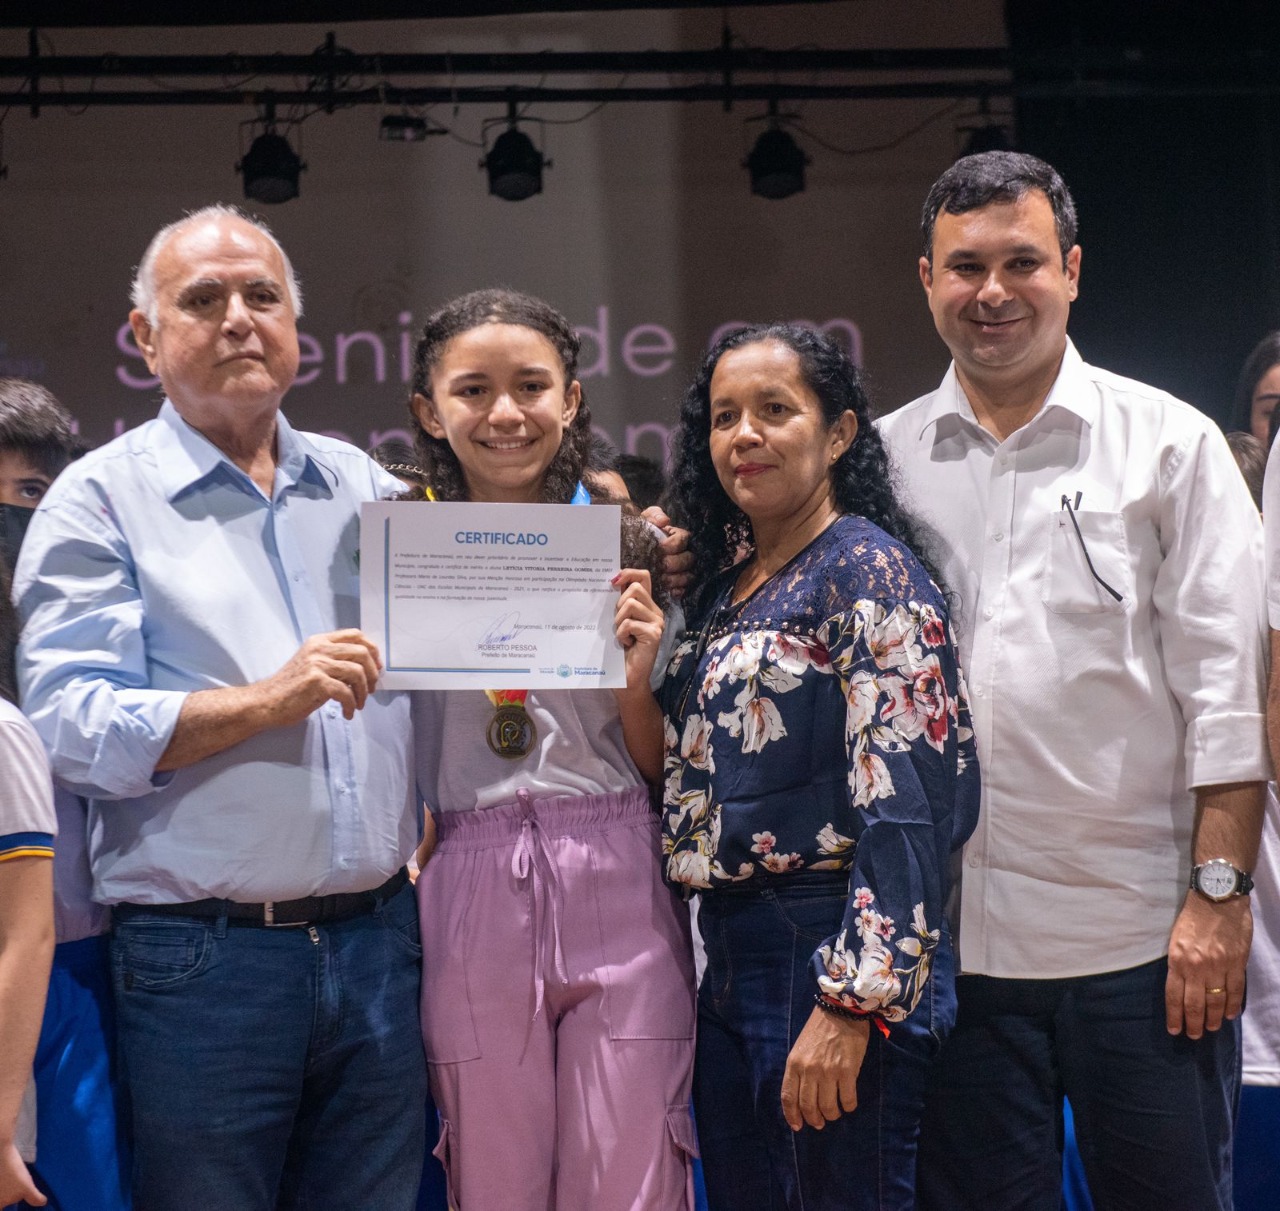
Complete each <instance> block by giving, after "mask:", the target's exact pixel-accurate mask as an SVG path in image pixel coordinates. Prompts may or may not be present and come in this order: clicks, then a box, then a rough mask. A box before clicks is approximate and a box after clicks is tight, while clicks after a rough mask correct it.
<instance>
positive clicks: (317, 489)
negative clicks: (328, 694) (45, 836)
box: [14, 401, 420, 904]
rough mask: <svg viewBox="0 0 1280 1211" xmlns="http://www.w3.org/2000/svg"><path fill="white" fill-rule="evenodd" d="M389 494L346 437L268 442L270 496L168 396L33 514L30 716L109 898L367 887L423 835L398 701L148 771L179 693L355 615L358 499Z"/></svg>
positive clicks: (288, 652)
mask: <svg viewBox="0 0 1280 1211" xmlns="http://www.w3.org/2000/svg"><path fill="white" fill-rule="evenodd" d="M400 490H402V487H401V485H400V484H399V483H398V482H397V481H396V480H394V479H392V478H391V477H390V476H389V475H387V474H386V473H385V472H383V471H382V469H381V468H380V467H378V466H377V465H376V464H375V463H374V462H372V461H371V460H370V459H369V458H368V457H366V456H365V455H364V454H363V453H361V452H360V451H359V450H357V449H355V448H354V447H353V446H349V445H346V444H345V443H343V442H338V441H333V440H331V439H329V438H325V437H319V436H315V435H311V434H303V433H298V432H296V431H294V430H293V429H292V428H290V426H289V425H288V423H287V422H286V421H285V419H284V417H283V416H281V417H280V418H279V424H278V430H277V468H276V479H275V486H274V488H273V490H272V494H271V498H270V499H269V500H268V499H267V497H266V496H264V495H263V493H262V492H261V491H260V490H259V489H258V487H257V486H256V485H255V484H254V483H253V481H252V480H251V479H250V478H249V477H248V476H247V475H246V474H245V473H244V472H243V471H241V470H240V469H239V468H238V467H236V466H235V465H234V464H233V463H231V462H230V461H229V460H228V459H227V458H226V457H225V456H224V455H223V454H222V452H221V451H220V450H218V449H217V447H215V446H214V445H213V444H212V443H211V442H209V441H208V440H207V439H206V438H204V437H203V436H201V434H199V433H198V432H196V430H194V429H192V428H191V427H190V426H189V425H187V424H186V423H185V422H184V421H183V420H182V418H181V417H180V416H179V415H178V413H177V410H176V409H175V408H174V407H173V405H172V404H171V403H169V402H168V401H166V402H165V404H164V407H163V408H162V409H161V411H160V415H159V416H158V417H157V418H156V419H155V420H153V421H149V422H148V423H147V424H145V425H142V426H141V427H140V428H137V429H134V430H132V431H131V432H129V433H126V434H125V435H124V436H123V437H120V438H117V439H116V440H115V441H113V442H111V443H109V444H108V445H106V446H103V447H102V448H101V449H99V450H95V451H93V452H92V453H90V454H88V455H86V456H85V457H84V458H83V459H81V460H80V461H79V462H76V463H73V464H72V465H71V466H70V467H69V468H68V469H67V470H66V471H65V472H64V473H63V474H62V475H61V476H59V478H58V480H57V482H56V483H55V484H54V486H53V487H52V488H51V489H50V491H49V493H48V495H47V496H46V497H45V499H44V500H43V501H42V502H41V505H40V508H39V509H38V510H37V512H36V515H35V516H34V517H33V518H32V521H31V527H30V530H29V531H28V534H27V538H26V541H25V543H24V544H23V549H22V555H21V558H20V560H19V562H18V568H17V573H16V576H15V585H14V592H15V597H16V599H17V602H18V608H19V611H20V613H21V615H22V619H23V622H24V628H23V635H22V642H21V645H20V648H19V666H20V673H19V678H20V682H21V688H22V699H23V707H24V710H25V711H26V712H27V715H28V716H29V717H30V719H31V721H32V722H33V723H34V724H35V726H36V730H37V731H38V732H39V733H40V735H41V737H42V738H43V740H44V742H45V744H46V746H47V747H48V749H49V751H50V754H51V758H52V763H53V769H54V774H55V777H56V778H57V779H58V780H59V781H60V782H61V783H62V784H63V785H64V786H65V787H67V789H69V790H71V791H74V792H76V793H78V794H81V795H84V796H85V797H86V798H87V799H88V800H89V801H90V802H89V857H90V862H91V865H92V869H93V881H94V895H95V898H97V899H98V900H100V901H102V902H104V903H108V904H111V903H118V902H122V901H123V902H131V903H144V904H145V903H171V902H182V901H188V900H197V899H202V898H204V897H207V896H218V897H226V898H228V899H232V900H240V901H248V902H256V901H261V900H286V899H293V898H296V897H300V896H306V895H324V894H328V893H332V892H344V891H359V890H364V889H366V888H370V887H374V886H376V885H377V884H379V883H381V882H382V881H383V880H385V879H386V878H387V877H388V876H389V875H391V874H393V873H394V872H395V871H396V870H397V869H398V868H399V867H400V866H401V865H402V864H403V863H404V861H405V858H406V857H407V856H408V854H409V853H410V851H411V850H412V847H413V845H414V844H415V842H416V840H417V837H418V831H419V823H418V822H419V818H420V810H419V803H418V800H417V797H416V795H415V793H414V790H413V782H412V775H411V770H412V768H413V759H412V728H411V726H410V722H409V700H408V696H407V695H405V694H397V693H389V692H378V693H375V694H373V695H371V696H370V698H369V700H368V702H367V703H366V705H365V707H364V709H363V710H362V711H358V712H356V716H355V718H354V719H353V720H351V721H350V722H348V721H347V720H345V719H344V718H343V717H342V710H341V707H339V706H338V705H337V704H336V703H332V702H330V703H326V704H325V705H324V706H322V707H320V708H319V709H318V710H316V711H314V712H312V714H311V715H309V716H308V717H307V719H306V720H305V721H304V722H302V723H300V724H297V725H296V726H293V727H285V728H274V729H271V730H268V731H265V732H262V733H261V734H259V735H257V736H254V737H252V738H251V739H248V740H245V741H243V742H241V743H240V744H236V745H233V746H232V747H231V748H229V749H226V750H225V751H223V752H221V753H218V754H216V755H215V756H212V757H208V758H206V759H205V760H203V761H199V762H196V763H195V764H194V765H191V766H188V767H186V768H185V769H180V770H177V771H176V772H173V773H165V774H157V773H155V766H156V762H157V761H158V760H159V758H160V756H161V754H162V753H163V752H164V750H165V748H166V747H167V746H168V744H169V741H170V739H171V737H172V735H173V729H174V726H175V724H176V722H177V719H178V713H179V712H180V711H181V709H182V704H183V701H184V700H185V698H186V695H187V694H188V693H190V692H191V691H193V690H203V689H212V688H217V687H221V686H232V685H235V686H240V685H247V684H249V683H250V682H253V681H258V680H260V679H262V678H264V677H268V676H270V675H271V674H272V673H275V672H276V671H277V670H278V669H279V668H280V667H281V666H282V665H283V664H284V663H285V662H286V661H287V660H288V659H289V658H290V657H291V656H292V655H293V654H294V653H295V652H296V651H297V649H298V648H299V646H300V645H301V644H302V642H303V641H304V640H305V639H306V638H307V637H308V636H310V635H314V634H317V633H320V632H325V631H333V630H337V629H338V628H341V627H354V626H358V625H359V612H360V590H359V552H358V538H359V507H360V503H361V502H362V501H366V500H377V499H380V498H386V497H388V496H391V495H393V494H395V493H396V492H397V491H400Z"/></svg>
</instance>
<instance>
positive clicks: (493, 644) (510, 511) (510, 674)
mask: <svg viewBox="0 0 1280 1211" xmlns="http://www.w3.org/2000/svg"><path fill="white" fill-rule="evenodd" d="M621 525H622V510H621V509H619V508H618V506H617V505H592V506H590V507H583V506H582V505H489V504H457V503H443V502H440V503H436V502H423V501H407V500H401V501H378V502H377V503H373V504H365V505H363V506H362V508H361V511H360V626H361V630H363V631H364V633H365V634H366V635H368V636H369V638H370V639H372V640H373V641H374V643H376V644H377V645H378V650H379V651H380V652H381V653H382V662H383V671H382V675H381V676H380V677H379V679H378V686H379V688H381V689H389V690H428V689H429V690H456V689H475V690H485V689H491V690H499V689H501V690H521V689H548V688H555V689H570V688H572V687H574V686H594V687H605V686H610V687H611V686H623V685H625V684H626V674H625V672H624V669H623V657H622V648H621V647H620V646H619V645H618V641H617V639H616V638H615V636H614V632H613V613H614V609H615V608H616V606H617V604H618V591H617V589H615V588H614V587H613V586H612V585H611V584H610V583H609V582H610V580H611V579H612V578H613V577H614V576H615V575H617V572H618V568H619V566H620V556H619V533H620V530H621Z"/></svg>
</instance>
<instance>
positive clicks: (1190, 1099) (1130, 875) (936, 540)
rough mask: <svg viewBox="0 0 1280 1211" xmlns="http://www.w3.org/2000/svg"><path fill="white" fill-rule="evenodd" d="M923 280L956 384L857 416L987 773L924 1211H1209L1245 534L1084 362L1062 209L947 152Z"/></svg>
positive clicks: (1032, 186)
mask: <svg viewBox="0 0 1280 1211" xmlns="http://www.w3.org/2000/svg"><path fill="white" fill-rule="evenodd" d="M923 227H924V255H923V256H922V257H921V258H920V279H921V282H922V283H923V285H924V289H925V293H926V295H927V296H928V299H929V307H930V310H931V311H932V312H933V316H934V321H935V324H936V326H937V329H938V332H939V334H940V335H941V337H942V338H943V340H944V341H945V342H946V344H947V346H948V348H949V349H950V350H951V354H952V357H953V359H954V360H953V362H952V364H951V367H950V369H949V370H948V371H947V374H946V377H945V378H944V379H943V381H942V384H941V386H940V387H939V388H938V389H937V390H936V391H934V392H932V393H931V394H929V395H926V396H924V397H922V398H921V399H918V400H916V401H914V402H913V403H911V404H909V405H907V406H906V407H905V408H902V409H901V410H900V411H898V412H897V413H895V414H893V415H892V416H890V417H887V418H886V419H885V420H884V421H883V422H882V426H881V432H882V434H883V436H884V439H885V441H886V443H887V445H888V446H889V448H890V449H891V451H892V453H893V455H894V458H895V461H896V463H897V465H898V467H899V470H900V473H901V476H902V485H903V488H904V498H905V499H906V500H907V501H908V502H909V503H910V505H911V507H912V508H913V510H914V511H915V513H916V515H917V516H918V517H919V519H920V520H921V522H922V524H923V526H924V527H925V530H926V532H927V533H928V534H929V536H930V538H931V539H932V540H933V541H932V546H931V552H930V553H931V554H932V556H933V558H934V561H935V566H936V567H937V568H938V569H939V572H940V574H941V575H942V577H943V579H944V580H945V581H946V588H947V589H948V590H949V591H950V592H951V593H952V594H953V595H954V599H955V615H954V616H955V618H956V621H957V624H958V627H959V633H960V646H961V651H962V655H963V657H964V661H965V667H966V670H967V674H968V678H969V686H970V690H971V700H972V705H973V714H974V725H975V729H976V731H977V740H978V749H979V755H980V757H981V762H982V776H983V795H982V815H981V818H980V820H979V823H978V828H977V830H976V832H975V833H974V835H973V837H972V838H971V839H970V841H969V843H968V844H967V845H966V847H965V849H964V854H963V874H962V881H961V890H960V897H959V918H958V958H959V970H960V971H961V972H962V974H961V976H960V978H959V980H958V997H959V1017H958V1021H957V1024H956V1029H955V1032H954V1033H953V1035H952V1036H951V1038H950V1040H949V1041H948V1043H947V1044H946V1046H945V1047H944V1048H943V1051H942V1054H941V1057H940V1060H939V1062H938V1064H937V1065H936V1067H935V1077H934V1079H933V1082H932V1087H931V1090H930V1096H929V1102H928V1105H927V1107H926V1114H925V1120H924V1124H923V1127H922V1138H921V1149H920V1183H919V1199H920V1206H921V1208H923V1209H925V1211H930V1209H933V1208H939V1209H941V1208H946V1209H948V1211H951V1209H959V1208H965V1209H969V1208H979V1207H981V1208H983V1211H1004V1209H1011V1208H1015V1207H1016V1208H1056V1207H1057V1206H1058V1197H1059V1195H1058V1191H1059V1186H1060V1181H1061V1149H1062V1097H1063V1094H1064V1093H1065V1094H1066V1096H1067V1097H1068V1098H1069V1099H1070V1101H1071V1105H1072V1109H1073V1112H1074V1115H1075V1121H1076V1130H1077V1134H1078V1138H1079V1142H1080V1147H1081V1153H1082V1156H1083V1159H1084V1163H1085V1168H1086V1172H1087V1174H1088V1176H1089V1183H1090V1187H1091V1191H1092V1194H1093V1198H1094V1201H1095V1205H1096V1206H1097V1207H1098V1208H1099V1211H1101V1209H1103V1208H1108V1207H1116V1208H1119V1207H1124V1208H1128V1209H1134V1208H1148V1207H1151V1208H1160V1209H1161V1211H1171V1209H1175V1208H1195V1209H1196V1211H1214V1209H1221V1211H1229V1209H1230V1207H1231V1130H1232V1117H1233V1113H1234V1106H1235V1102H1236V1097H1237V1091H1238V1088H1239V1064H1240V1060H1239V1027H1238V1023H1237V1022H1236V1019H1237V1017H1238V1015H1239V1013H1240V1009H1241V1003H1242V1000H1243V995H1244V971H1245V963H1246V959H1247V957H1248V952H1249V941H1250V934H1251V930H1252V922H1251V916H1250V905H1249V897H1248V890H1249V887H1250V880H1249V874H1248V872H1249V871H1250V870H1251V868H1252V865H1253V862H1254V859H1255V856H1256V849H1257V843H1258V834H1259V828H1260V821H1261V812H1262V792H1263V784H1264V782H1265V780H1266V778H1267V776H1268V771H1269V764H1268V758H1267V748H1266V735H1265V725H1264V700H1265V698H1264V696H1265V684H1264V683H1265V669H1266V659H1265V641H1266V620H1265V617H1264V609H1263V587H1262V583H1261V575H1260V568H1261V558H1260V544H1261V537H1262V536H1261V530H1260V525H1259V522H1258V517H1257V513H1256V511H1255V510H1254V508H1253V505H1252V503H1251V501H1250V499H1249V495H1248V492H1247V490H1246V489H1245V487H1244V484H1243V482H1242V480H1241V478H1240V475H1239V472H1238V471H1237V470H1236V468H1235V466H1234V464H1233V462H1232V458H1231V454H1230V452H1229V450H1228V448H1227V445H1226V442H1225V441H1224V439H1223V437H1222V435H1221V434H1220V433H1219V431H1218V430H1217V428H1216V426H1215V425H1214V424H1213V423H1212V422H1211V421H1210V420H1208V419H1207V418H1206V417H1204V416H1202V415H1201V414H1200V413H1199V412H1197V411H1195V409H1193V408H1191V407H1189V406H1188V405H1186V404H1184V403H1181V402H1180V401H1178V400H1175V399H1173V398H1172V397H1170V396H1168V395H1166V394H1165V393H1164V392H1162V391H1158V390H1156V389H1155V388H1153V387H1147V386H1144V385H1143V384H1141V383H1136V382H1133V381H1131V380H1128V379H1123V378H1120V377H1119V376H1117V375H1114V374H1110V373H1108V372H1107V371H1104V370H1099V369H1096V368H1095V367H1092V366H1089V365H1086V364H1085V362H1084V361H1083V360H1082V359H1081V357H1080V355H1079V354H1078V353H1077V352H1076V350H1075V347H1074V346H1073V345H1072V344H1071V342H1070V341H1069V340H1068V339H1067V315H1068V311H1069V309H1070V305H1071V303H1072V301H1073V300H1074V299H1075V298H1076V294H1077V291H1078V289H1079V283H1080V257H1081V253H1080V247H1079V245H1078V244H1077V243H1076V217H1075V208H1074V205H1073V203H1072V201H1071V196H1070V194H1069V193H1068V192H1067V189H1066V186H1065V185H1064V184H1063V182H1062V179H1061V178H1060V177H1059V176H1058V174H1057V173H1056V172H1055V171H1054V170H1053V169H1052V168H1051V167H1049V165H1047V164H1044V163H1043V162H1042V161H1040V160H1036V159H1035V158H1033V157H1031V156H1026V155H1020V154H1017V153H1011V152H991V153H986V154H983V155H977V156H968V157H965V158H964V159H962V160H960V161H958V162H957V163H956V164H955V165H953V166H952V167H951V168H950V169H948V170H947V172H946V173H944V174H943V176H942V177H941V178H940V179H939V180H938V181H937V183H936V184H935V185H934V187H933V189H932V190H931V191H930V194H929V197H928V200H927V201H926V203H925V208H924V222H923Z"/></svg>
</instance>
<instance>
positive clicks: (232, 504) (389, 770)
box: [15, 207, 426, 1211]
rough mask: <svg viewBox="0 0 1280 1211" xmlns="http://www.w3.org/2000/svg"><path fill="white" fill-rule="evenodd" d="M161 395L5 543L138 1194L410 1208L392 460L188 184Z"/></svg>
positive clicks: (144, 297) (252, 239)
mask: <svg viewBox="0 0 1280 1211" xmlns="http://www.w3.org/2000/svg"><path fill="white" fill-rule="evenodd" d="M134 302H135V310H134V311H133V312H132V313H131V316H130V320H131V323H132V326H133V331H134V335H135V338H136V340H137V343H138V346H139V348H140V349H141V351H142V353H143V355H144V356H145V357H146V359H147V363H148V365H149V366H150V368H151V369H152V371H153V373H155V374H157V375H158V376H159V378H160V380H161V382H162V384H163V386H164V389H165V392H166V394H167V396H168V398H167V400H166V401H165V404H164V406H163V407H162V409H161V411H160V415H159V416H158V417H157V418H156V419H155V420H153V421H150V422H148V423H147V424H145V425H143V426H141V427H140V428H138V429H136V430H134V431H132V432H130V433H127V434H125V435H124V436H123V437H121V438H118V439H117V440H116V441H114V442H111V443H110V444H109V445H107V446H105V447H103V448H102V449H100V450H97V451H94V452H93V453H92V454H90V455H88V456H87V457H85V458H84V459H83V460H81V461H80V462H78V463H76V464H75V465H74V466H73V467H72V468H71V469H70V470H69V471H68V472H66V473H65V474H64V475H63V476H62V478H61V479H59V480H58V482H57V483H56V484H55V486H54V488H53V489H52V490H51V492H50V493H49V495H48V497H47V498H46V499H45V501H44V503H43V505H42V507H41V509H40V510H39V512H38V514H37V515H36V517H35V518H34V519H33V521H32V524H31V528H30V531H29V534H28V537H27V541H26V544H25V546H24V549H23V554H22V559H21V562H20V564H19V567H18V574H17V579H16V586H15V587H16V593H17V598H18V602H19V607H20V610H21V613H22V616H23V619H24V622H25V627H24V632H23V641H22V648H21V654H20V662H21V679H22V688H23V701H24V707H25V709H26V711H27V713H28V715H29V716H30V718H31V719H32V721H33V722H34V723H35V725H36V727H37V729H38V730H39V731H40V733H41V735H42V737H43V739H44V741H45V743H46V745H47V746H48V747H49V749H50V752H51V754H52V761H53V767H54V771H55V775H56V777H57V778H58V779H59V780H60V781H61V783H62V784H63V785H64V786H66V787H67V788H68V789H70V790H73V791H76V792H77V793H79V794H82V795H84V796H85V797H86V798H87V799H88V800H89V801H90V806H89V846H90V858H91V863H92V868H93V878H94V888H95V894H96V896H97V898H98V899H100V900H102V901H103V902H105V903H109V904H111V905H112V906H113V912H114V917H115V939H114V942H113V968H114V983H115V995H116V1001H117V1009H118V1014H119V1021H120V1042H121V1058H122V1061H123V1068H124V1077H125V1080H126V1082H127V1084H128V1089H129V1094H130V1100H131V1104H132V1109H133V1117H134V1131H135V1139H136V1160H135V1174H134V1177H135V1193H136V1195H137V1198H138V1201H139V1203H140V1205H142V1206H145V1207H147V1208H149V1209H150V1211H166V1209H172V1211H190V1208H193V1207H200V1208H201V1209H202V1211H220V1209H223V1208H225V1209H226V1211H232V1209H233V1208H234V1209H235V1211H246V1209H261V1211H274V1209H275V1208H276V1207H293V1206H305V1207H308V1208H328V1207H332V1208H335V1211H336V1209H337V1208H342V1209H343V1211H348V1209H349V1208H352V1207H377V1208H379V1209H382V1208H386V1209H389V1211H395V1209H397V1208H405V1209H406V1211H407V1209H408V1208H410V1207H412V1206H413V1204H414V1198H415V1194H416V1190H417V1184H418V1178H419V1174H420V1172H421V1167H422V1153H423V1129H422V1126H423V1124H422V1113H423V1106H424V1104H425V1096H426V1089H425V1073H424V1062H423V1056H422V1050H421V1042H420V1036H419V1033H418V1029H417V1010H416V1005H417V988H418V976H419V956H420V951H419V947H418V936H417V922H416V914H415V910H414V904H413V899H412V892H411V890H410V889H409V888H408V886H407V880H406V877H405V875H404V870H403V867H404V861H405V858H406V857H407V856H408V854H409V853H410V852H411V850H412V847H413V845H414V843H415V841H416V839H417V836H418V822H419V819H420V808H419V804H418V802H417V800H416V797H415V795H414V793H413V787H412V785H411V782H410V773H409V771H410V769H411V768H412V760H411V753H410V745H411V729H410V727H409V716H408V702H407V699H406V698H405V697H404V696H402V695H396V694H392V693H386V692H379V691H378V690H377V689H376V683H377V676H378V671H379V657H378V653H377V650H376V649H375V648H374V646H373V645H372V644H371V643H370V642H369V641H368V640H367V639H366V638H365V637H364V636H363V635H362V634H361V633H360V631H359V630H358V629H356V628H357V623H358V599H359V583H358V582H359V576H358V552H357V536H358V511H359V505H360V503H361V502H362V501H366V500H375V499H378V498H379V497H386V496H389V495H392V494H394V493H395V492H397V491H398V490H399V487H400V485H399V484H398V483H397V482H396V481H395V480H393V479H391V478H390V477H389V476H388V475H386V474H385V473H384V472H382V471H381V470H380V469H379V468H378V467H377V466H376V465H375V464H374V463H372V462H371V461H370V460H369V459H368V458H366V457H365V456H364V455H363V454H362V453H360V452H359V451H358V450H356V449H354V448H352V447H350V446H347V445H345V444H343V443H341V442H337V441H333V440H330V439H327V438H323V437H317V436H313V435H306V434H302V433H299V432H297V431H295V430H294V429H293V428H292V427H291V426H290V425H289V424H288V422H287V421H286V420H285V419H284V417H283V416H282V415H281V414H280V412H279V406H280V402H281V399H282V398H283V396H284V394H285V392H286V391H287V390H288V388H289V386H290V384H291V383H292V382H293V379H294V376H295V374H296V372H297V366H298V343H297V331H296V319H297V315H298V313H299V309H300V305H299V298H298V291H297V286H296V282H295V281H294V277H293V271H292V268H291V266H290V265H289V262H288V259H287V258H286V256H285V254H284V252H283V250H282V249H281V248H280V246H279V245H278V243H277V242H276V241H275V240H274V239H273V238H272V237H271V236H270V234H269V233H268V232H267V231H266V230H265V228H263V227H261V226H260V225H259V224H257V223H256V222H254V221H252V220H250V219H247V218H245V217H244V216H242V215H240V214H238V213H237V212H235V211H232V210H230V209H229V208H224V207H212V208H209V209H207V210H204V211H200V212H197V213H196V214H194V215H191V216H189V217H188V218H186V219H184V220H181V221H179V222H178V223H175V224H173V225H171V226H170V227H167V228H165V229H164V230H163V231H161V232H160V233H159V234H158V235H157V236H156V238H155V240H153V241H152V244H151V246H150V248H149V249H148V250H147V253H146V256H145V257H144V258H143V261H142V264H141V266H140V268H139V271H138V278H137V280H136V282H135V285H134Z"/></svg>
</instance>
